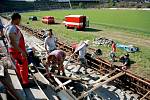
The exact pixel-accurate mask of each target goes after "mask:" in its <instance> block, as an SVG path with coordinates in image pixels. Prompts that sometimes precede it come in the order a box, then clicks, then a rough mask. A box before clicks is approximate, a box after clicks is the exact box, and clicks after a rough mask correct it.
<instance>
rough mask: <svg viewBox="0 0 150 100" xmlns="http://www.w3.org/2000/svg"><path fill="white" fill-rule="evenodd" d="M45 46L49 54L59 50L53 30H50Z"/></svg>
mask: <svg viewBox="0 0 150 100" xmlns="http://www.w3.org/2000/svg"><path fill="white" fill-rule="evenodd" d="M44 45H45V49H46V51H47V54H49V53H51V52H52V51H54V50H56V49H57V47H56V38H55V37H54V36H53V33H52V29H50V30H48V36H47V37H46V38H45V41H44Z"/></svg>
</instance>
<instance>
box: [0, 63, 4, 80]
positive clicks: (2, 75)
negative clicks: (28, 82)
mask: <svg viewBox="0 0 150 100" xmlns="http://www.w3.org/2000/svg"><path fill="white" fill-rule="evenodd" d="M0 77H4V66H2V65H0Z"/></svg>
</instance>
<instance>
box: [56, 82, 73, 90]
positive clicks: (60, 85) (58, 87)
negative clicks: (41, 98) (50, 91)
mask: <svg viewBox="0 0 150 100" xmlns="http://www.w3.org/2000/svg"><path fill="white" fill-rule="evenodd" d="M70 82H72V80H68V81H66V82H64V83H62V84H59V86H57V87H56V89H55V90H58V89H60V88H61V87H63V86H65V85H67V84H69V83H70Z"/></svg>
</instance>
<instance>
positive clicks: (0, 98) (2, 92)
mask: <svg viewBox="0 0 150 100" xmlns="http://www.w3.org/2000/svg"><path fill="white" fill-rule="evenodd" d="M0 100H7V94H6V89H5V86H4V85H3V84H2V83H1V82H0Z"/></svg>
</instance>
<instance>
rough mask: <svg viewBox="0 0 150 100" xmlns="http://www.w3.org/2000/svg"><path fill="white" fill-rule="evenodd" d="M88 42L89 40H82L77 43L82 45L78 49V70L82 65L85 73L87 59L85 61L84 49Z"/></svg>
mask: <svg viewBox="0 0 150 100" xmlns="http://www.w3.org/2000/svg"><path fill="white" fill-rule="evenodd" d="M88 42H89V40H87V41H84V42H82V43H81V44H80V45H79V46H81V45H83V47H82V48H81V49H80V50H79V62H80V68H79V69H78V71H80V69H81V68H82V67H84V68H85V73H86V74H87V61H86V58H85V55H86V49H87V47H88Z"/></svg>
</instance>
